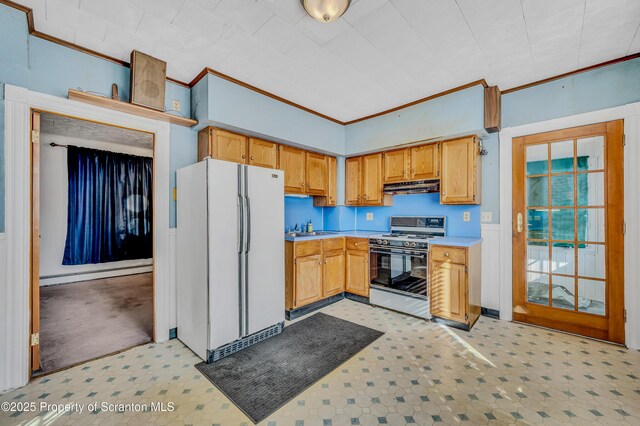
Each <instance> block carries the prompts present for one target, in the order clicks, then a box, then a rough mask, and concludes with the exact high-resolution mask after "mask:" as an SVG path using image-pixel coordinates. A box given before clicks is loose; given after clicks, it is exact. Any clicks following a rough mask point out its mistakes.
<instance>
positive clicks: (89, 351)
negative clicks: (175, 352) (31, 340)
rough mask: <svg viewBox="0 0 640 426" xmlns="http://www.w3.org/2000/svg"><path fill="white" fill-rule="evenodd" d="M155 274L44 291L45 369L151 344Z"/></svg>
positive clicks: (42, 342)
mask: <svg viewBox="0 0 640 426" xmlns="http://www.w3.org/2000/svg"><path fill="white" fill-rule="evenodd" d="M151 280H152V277H151V273H146V274H138V275H128V276H124V277H115V278H105V279H100V280H93V281H84V282H79V283H72V284H62V285H55V286H48V287H41V288H40V366H41V368H42V370H43V371H44V372H49V371H54V370H57V369H60V368H64V367H68V366H70V365H74V364H77V363H79V362H83V361H87V360H90V359H94V358H98V357H101V356H104V355H107V354H110V353H113V352H117V351H120V350H123V349H127V348H130V347H132V346H136V345H140V344H143V343H146V342H150V341H151V339H152V330H153V289H152V281H151Z"/></svg>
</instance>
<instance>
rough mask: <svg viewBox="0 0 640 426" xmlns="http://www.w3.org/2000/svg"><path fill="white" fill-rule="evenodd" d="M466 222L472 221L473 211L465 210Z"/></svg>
mask: <svg viewBox="0 0 640 426" xmlns="http://www.w3.org/2000/svg"><path fill="white" fill-rule="evenodd" d="M463 220H464V221H465V222H471V212H464V219H463Z"/></svg>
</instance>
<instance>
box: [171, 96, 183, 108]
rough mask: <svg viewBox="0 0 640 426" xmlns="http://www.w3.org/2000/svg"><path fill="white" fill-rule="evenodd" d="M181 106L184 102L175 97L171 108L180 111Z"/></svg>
mask: <svg viewBox="0 0 640 426" xmlns="http://www.w3.org/2000/svg"><path fill="white" fill-rule="evenodd" d="M180 107H182V104H181V103H180V101H179V100H177V99H174V100H173V101H171V109H172V110H174V111H180Z"/></svg>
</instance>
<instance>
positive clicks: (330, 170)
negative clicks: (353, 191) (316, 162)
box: [313, 156, 338, 207]
mask: <svg viewBox="0 0 640 426" xmlns="http://www.w3.org/2000/svg"><path fill="white" fill-rule="evenodd" d="M337 173H338V169H337V161H336V157H328V156H327V195H326V196H324V197H313V205H314V206H319V207H327V206H335V205H336V203H337V201H338V193H337V189H336V179H337Z"/></svg>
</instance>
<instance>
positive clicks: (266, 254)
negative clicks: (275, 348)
mask: <svg viewBox="0 0 640 426" xmlns="http://www.w3.org/2000/svg"><path fill="white" fill-rule="evenodd" d="M245 167H247V169H248V170H247V177H248V191H247V198H248V200H247V216H248V217H250V219H249V222H250V224H249V226H248V228H247V230H246V231H247V248H248V257H247V258H248V268H247V269H248V277H247V288H248V294H247V307H248V310H247V312H248V324H249V327H248V334H253V333H255V332H257V331H260V330H263V329H265V328H267V327H269V326H272V325H274V324H277V323H279V322H281V321H284V173H283V172H282V171H281V170H273V169H266V168H261V167H254V166H245Z"/></svg>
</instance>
